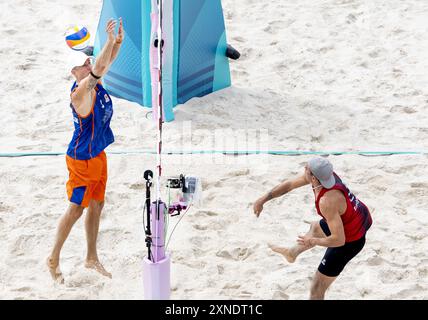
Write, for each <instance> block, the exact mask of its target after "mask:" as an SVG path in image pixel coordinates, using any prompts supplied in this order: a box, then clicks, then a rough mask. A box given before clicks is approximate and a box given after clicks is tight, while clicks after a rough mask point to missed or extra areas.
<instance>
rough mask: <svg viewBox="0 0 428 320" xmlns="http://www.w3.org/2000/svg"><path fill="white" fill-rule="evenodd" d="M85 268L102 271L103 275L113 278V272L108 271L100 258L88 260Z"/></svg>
mask: <svg viewBox="0 0 428 320" xmlns="http://www.w3.org/2000/svg"><path fill="white" fill-rule="evenodd" d="M85 268H88V269H94V270H95V271H97V272H99V273H101V274H102V275H103V276H105V277H108V278H110V279H111V278H112V275H111V273H110V272H107V270H106V269H104V267H103V265H102V264H101V262H99V261H98V260H86V263H85Z"/></svg>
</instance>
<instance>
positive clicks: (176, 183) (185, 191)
mask: <svg viewBox="0 0 428 320" xmlns="http://www.w3.org/2000/svg"><path fill="white" fill-rule="evenodd" d="M167 187H169V188H170V189H178V190H179V192H178V199H177V201H175V202H173V203H171V204H170V205H169V210H168V211H169V214H171V216H177V215H180V214H181V212H182V211H183V210H187V208H188V207H189V205H190V204H192V203H194V202H199V201H200V198H201V193H202V185H201V180H200V179H199V178H197V177H195V176H190V175H184V174H181V175H180V177H178V178H169V179H168V182H167Z"/></svg>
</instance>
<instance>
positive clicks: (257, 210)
mask: <svg viewBox="0 0 428 320" xmlns="http://www.w3.org/2000/svg"><path fill="white" fill-rule="evenodd" d="M263 204H264V202H263V200H262V199H259V200H257V201H256V202H254V206H253V209H254V214H255V215H256V216H257V218H258V217H259V216H260V213H262V211H263Z"/></svg>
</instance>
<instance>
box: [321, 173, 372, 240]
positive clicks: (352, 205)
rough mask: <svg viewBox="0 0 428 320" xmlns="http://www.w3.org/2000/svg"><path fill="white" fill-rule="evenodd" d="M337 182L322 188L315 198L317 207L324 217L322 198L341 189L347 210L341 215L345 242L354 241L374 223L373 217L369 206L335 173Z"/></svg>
mask: <svg viewBox="0 0 428 320" xmlns="http://www.w3.org/2000/svg"><path fill="white" fill-rule="evenodd" d="M334 177H335V179H336V184H335V185H334V186H333V187H332V188H330V189H325V188H322V189H321V191H320V193H319V194H318V197H317V198H316V199H315V207H316V209H317V212H318V214H319V215H320V216H321V217H323V218H324V216H323V215H322V213H321V210H320V207H319V203H320V200H321V198H322V197H323V196H324V195H325V194H326V193H327V192H328V191H331V190H339V191H341V192H342V193H343V195H344V196H345V199H346V211H345V212H344V213H343V214H342V215H341V216H340V217H341V219H342V222H343V227H344V230H345V242H352V241H356V240H359V239H361V238H362V237H363V236H364V235H365V234H366V232H367V230H369V228H370V226H371V225H372V217H371V215H370V211H369V209H368V208H367V206H366V205H365V204H364V203H363V202H362V201H360V200H359V199H358V198H357V197H356V196H354V195H353V194H352V192H351V191H349V189H348V188H347V187H346V185H345V184H344V183H343V182H342V180H341V179H340V178H339V176H338V175H337V174H336V173H334Z"/></svg>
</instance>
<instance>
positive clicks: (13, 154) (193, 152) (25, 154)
mask: <svg viewBox="0 0 428 320" xmlns="http://www.w3.org/2000/svg"><path fill="white" fill-rule="evenodd" d="M107 153H108V154H114V155H124V154H150V155H155V154H156V151H153V150H134V151H108V152H107ZM65 154H66V153H65V152H11V153H0V158H22V157H51V156H62V155H65ZM162 154H163V155H207V154H208V155H212V154H223V155H234V156H240V155H278V156H303V155H319V156H328V155H334V156H340V155H360V156H392V155H428V151H281V150H276V151H275V150H272V151H270V150H257V151H253V150H244V151H230V150H190V151H186V150H184V151H163V152H162Z"/></svg>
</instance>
